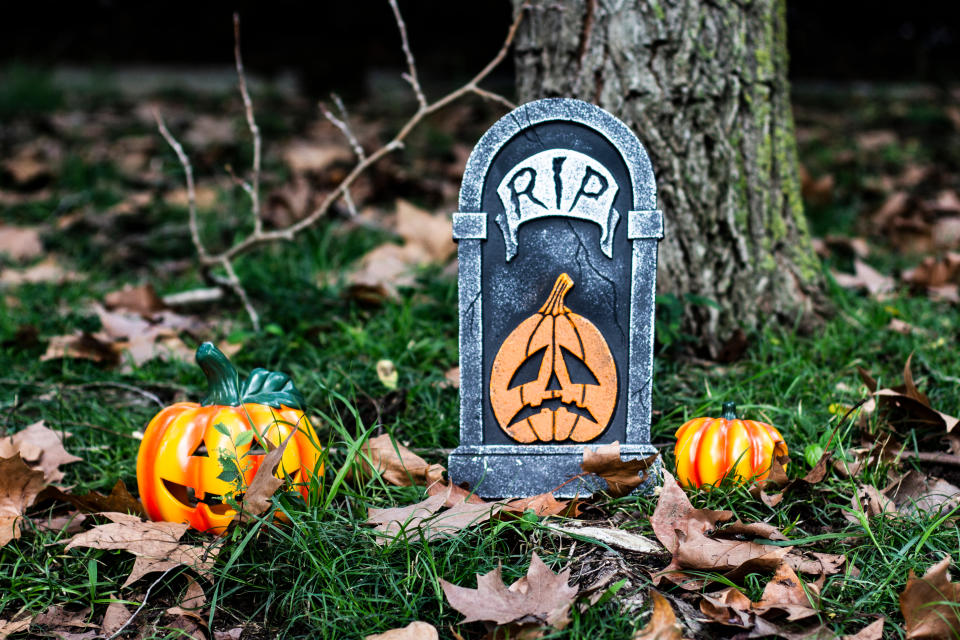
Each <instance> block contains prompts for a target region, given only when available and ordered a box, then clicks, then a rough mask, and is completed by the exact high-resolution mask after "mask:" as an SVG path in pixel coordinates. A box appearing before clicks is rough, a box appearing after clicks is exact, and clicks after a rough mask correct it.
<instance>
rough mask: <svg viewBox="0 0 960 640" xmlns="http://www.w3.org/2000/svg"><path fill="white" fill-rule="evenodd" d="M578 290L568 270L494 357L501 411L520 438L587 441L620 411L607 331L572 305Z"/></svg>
mask: <svg viewBox="0 0 960 640" xmlns="http://www.w3.org/2000/svg"><path fill="white" fill-rule="evenodd" d="M572 288H573V280H572V279H571V278H570V276H568V275H567V274H565V273H562V274H560V276H559V277H558V278H557V281H556V283H555V284H554V285H553V290H552V291H551V292H550V295H549V296H548V297H547V300H546V302H545V303H544V304H543V306H542V307H541V308H540V310H539V311H538V312H537V313H535V314H534V315H532V316H530V317H529V318H527V319H526V320H524V321H523V322H521V323H520V324H519V325H518V326H517V328H516V329H514V330H513V331H512V332H511V333H510V335H509V336H507V339H506V340H504V341H503V344H502V345H501V346H500V350H499V351H498V352H497V355H496V357H495V358H494V361H493V369H492V371H491V374H490V403H491V405H492V406H493V414H494V416H495V417H496V419H497V423H498V424H499V425H500V428H502V429H503V430H504V431H505V432H506V433H507V434H508V435H509V436H510V437H511V438H513V439H514V440H516V441H518V442H523V443H529V442H535V441H538V440H539V441H541V442H560V441H563V440H568V439H569V440H573V441H575V442H587V441H589V440H592V439H594V438H596V437H597V436H599V435H600V434H601V433H603V431H604V429H606V428H607V425H608V424H609V422H610V418H611V417H612V416H613V411H614V408H615V407H616V403H617V368H616V364H615V363H614V360H613V355H612V354H611V353H610V347H608V346H607V342H606V340H604V338H603V335H602V334H601V333H600V331H599V329H597V327H596V326H594V324H593V323H592V322H590V321H589V320H587V319H586V318H584V317H583V316H581V315H578V314H576V313H573V312H571V311H570V310H569V309H568V308H567V307H566V306H565V305H564V297H565V296H566V294H567V292H568V291H570V289H572Z"/></svg>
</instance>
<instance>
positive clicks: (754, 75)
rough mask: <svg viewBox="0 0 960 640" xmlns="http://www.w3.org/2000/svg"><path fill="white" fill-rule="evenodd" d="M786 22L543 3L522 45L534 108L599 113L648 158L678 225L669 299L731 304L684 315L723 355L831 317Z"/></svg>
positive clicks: (663, 282) (776, 17) (670, 225)
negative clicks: (809, 207) (560, 101)
mask: <svg viewBox="0 0 960 640" xmlns="http://www.w3.org/2000/svg"><path fill="white" fill-rule="evenodd" d="M514 3H515V6H517V7H519V5H520V4H522V2H521V0H514ZM785 11H786V9H785V0H753V1H752V2H751V1H748V0H740V1H737V0H714V1H711V2H704V1H702V0H533V2H532V3H531V5H530V7H529V8H528V9H527V15H526V16H525V18H524V21H523V23H522V25H521V27H520V31H519V33H518V35H517V40H516V54H515V59H516V69H517V88H518V93H519V97H520V100H521V102H526V101H528V100H534V99H537V98H545V97H554V96H565V97H574V98H580V99H581V100H586V101H589V102H592V103H594V104H596V105H598V106H600V107H603V108H604V109H606V110H608V111H610V112H611V113H613V114H614V115H616V116H617V117H619V118H620V119H621V120H623V121H624V122H626V124H627V125H628V126H630V127H631V129H633V131H634V132H635V133H636V134H637V136H638V137H639V138H640V140H641V142H643V144H644V146H645V147H646V148H647V151H648V153H649V154H650V158H651V161H652V162H653V168H654V172H655V174H656V176H657V186H658V195H659V199H658V205H659V207H660V209H662V210H663V212H664V219H665V223H664V226H665V237H664V239H663V241H662V242H661V244H660V263H659V274H658V282H657V286H658V292H659V293H661V294H664V293H673V294H674V295H676V296H678V297H681V298H682V297H683V296H685V295H687V294H694V295H696V296H702V297H704V298H707V299H710V300H713V301H715V302H716V303H717V304H718V305H719V308H713V307H712V306H710V305H704V304H687V305H685V311H684V318H683V330H684V331H685V332H687V333H690V334H692V335H694V336H696V337H697V338H698V339H699V340H700V341H701V344H702V345H703V346H704V347H705V348H706V350H707V352H708V353H709V355H711V356H716V355H717V354H718V353H719V352H720V350H721V349H722V348H723V345H724V344H725V343H726V341H727V340H728V339H729V338H730V337H731V336H732V335H733V334H735V333H736V332H737V329H739V328H744V329H747V330H752V329H756V328H759V327H761V326H762V325H764V324H765V323H767V322H769V321H775V322H779V323H784V324H790V325H793V324H794V323H799V324H800V326H807V327H812V326H815V325H816V324H817V323H818V320H819V317H820V315H821V314H822V312H823V310H824V309H825V306H826V302H825V297H824V295H823V276H822V273H821V270H820V264H819V261H818V259H817V256H816V254H815V253H814V251H813V248H812V246H811V243H810V237H809V233H808V231H807V226H806V220H805V218H804V213H803V203H802V201H801V198H800V184H799V178H798V165H797V155H796V142H795V139H794V127H793V114H792V111H791V108H790V89H789V84H788V82H787V49H786V20H785ZM694 300H696V298H694Z"/></svg>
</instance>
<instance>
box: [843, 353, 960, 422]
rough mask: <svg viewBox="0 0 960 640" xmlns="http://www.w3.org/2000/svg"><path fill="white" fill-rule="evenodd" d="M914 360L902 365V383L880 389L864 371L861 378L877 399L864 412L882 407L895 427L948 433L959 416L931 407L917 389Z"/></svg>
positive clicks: (908, 359) (908, 360) (959, 420)
mask: <svg viewBox="0 0 960 640" xmlns="http://www.w3.org/2000/svg"><path fill="white" fill-rule="evenodd" d="M912 360H913V354H911V355H910V357H908V358H907V362H906V364H905V365H904V367H903V384H902V385H898V386H896V387H893V388H887V389H877V384H876V382H875V381H873V379H872V378H871V377H870V376H869V374H867V372H865V371H861V373H860V376H861V378H863V380H864V383H865V384H866V385H867V387H868V388H869V389H870V391H872V392H873V395H874V397H876V399H877V400H876V401H875V402H872V401H871V402H869V403H867V404H865V405H864V407H863V412H864V413H867V414H869V413H872V412H873V411H876V410H877V409H880V410H882V411H883V414H884V417H885V418H886V420H887V421H888V422H889V423H890V424H891V425H893V426H895V427H898V428H901V429H926V430H932V431H933V432H934V433H935V434H937V435H940V434H943V435H946V434H949V433H950V432H951V431H953V429H954V427H956V426H957V424H958V423H960V418H955V417H954V416H951V415H947V414H946V413H943V412H942V411H937V410H936V409H934V408H933V407H931V406H930V400H929V398H927V396H926V394H924V393H922V392H921V391H920V390H919V389H918V388H917V386H916V383H915V382H914V380H913V373H912V371H911V361H912Z"/></svg>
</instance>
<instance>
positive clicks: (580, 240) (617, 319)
mask: <svg viewBox="0 0 960 640" xmlns="http://www.w3.org/2000/svg"><path fill="white" fill-rule="evenodd" d="M565 222H566V223H567V227H568V228H569V229H570V231H571V232H572V233H573V235H574V236H575V237H576V238H577V245H578V246H577V252H576V253H575V254H574V260H577V264H578V265H580V264H581V262H580V261H579V259H578V258H579V256H580V252H581V251H583V252H584V254H585V256H586V263H587V265H588V266H589V267H590V270H591V271H593V272H594V273H595V274H597V277H599V278H600V279H601V280H603V281H604V282H606V283H607V284H609V285H610V289H611V290H612V291H613V296H611V297H612V298H613V302H612V304H611V308H612V310H613V322H614V324H615V325H617V330H619V331H620V339H621V340H623V342H624V343H626V342H627V334H626V332H625V331H624V330H623V325H622V324H620V316H619V315H618V314H617V310H618V309H619V308H620V305H619V302H618V298H619V296H618V295H617V286H616V284H615V283H614V282H613V280H611V279H610V278H608V277H607V276H605V275H603V273H602V272H601V271H600V270H599V269H597V268H596V267H595V266H594V265H593V262H592V261H591V260H590V250H589V249H587V246H586V244H585V243H584V241H583V238H582V237H580V234H579V233H578V232H577V229H576V228H575V227H574V226H573V224H571V222H570V221H569V220H566V221H565Z"/></svg>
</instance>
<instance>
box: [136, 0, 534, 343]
mask: <svg viewBox="0 0 960 640" xmlns="http://www.w3.org/2000/svg"><path fill="white" fill-rule="evenodd" d="M388 2H389V3H390V7H391V8H392V9H393V13H394V17H395V18H396V21H397V26H398V28H399V29H400V38H401V41H402V43H403V51H404V54H405V55H406V58H407V66H408V69H409V73H407V74H405V75H404V77H405V78H406V80H407V81H408V82H409V83H410V85H411V86H412V87H413V90H414V93H416V95H417V102H418V104H419V108H418V109H417V111H416V112H415V113H414V114H413V115H412V116H411V117H410V119H409V120H407V122H406V123H405V124H404V125H403V127H401V129H400V131H399V133H397V134H396V135H395V136H394V138H393V139H392V140H391V141H390V142H388V143H387V144H385V145H384V146H382V147H380V148H378V149H376V150H375V151H374V152H373V153H371V154H369V155H367V154H366V152H365V151H364V149H363V147H362V146H361V145H360V143H359V141H358V140H357V138H356V136H355V135H354V134H353V131H352V130H351V129H350V126H349V124H348V121H349V118H348V115H347V111H346V108H345V107H344V106H343V102H342V101H341V100H340V98H339V97H337V96H336V95H334V96H333V100H334V102H335V104H336V105H337V108H338V109H339V111H340V114H341V116H340V117H337V116H334V115H333V114H332V113H330V112H329V110H327V109H326V107H324V106H323V105H321V110H322V111H323V114H324V116H325V117H326V118H327V119H328V120H330V122H332V123H333V124H334V125H335V126H336V127H337V128H339V129H340V130H341V131H342V132H343V133H344V135H345V136H346V137H347V140H348V141H349V142H350V145H351V147H352V148H353V151H354V153H355V154H356V155H357V164H356V165H355V166H354V167H353V169H352V170H351V171H350V173H348V174H347V176H346V177H345V178H343V179H342V180H341V181H340V184H338V185H337V186H336V188H335V189H333V191H330V192H329V193H327V195H326V196H325V197H324V199H323V201H322V202H321V203H320V205H319V206H318V207H317V208H316V209H315V210H314V211H312V212H311V213H310V215H308V216H306V217H305V218H302V219H301V220H299V221H297V222H295V223H294V224H291V225H289V226H287V227H285V228H283V229H276V230H270V231H264V230H263V226H262V224H263V223H262V219H261V217H260V202H259V189H260V162H261V143H260V129H259V128H258V127H257V124H256V121H255V120H254V117H253V104H252V102H251V100H250V95H249V92H248V91H247V83H246V78H245V77H244V72H243V62H242V59H241V57H240V30H239V29H240V27H239V17H238V16H236V15H234V39H235V46H234V56H235V59H236V65H237V76H238V78H239V84H240V95H241V96H242V97H243V103H244V109H245V111H246V116H247V125H248V126H249V128H250V133H251V135H252V136H253V142H254V158H253V181H252V183H250V182H247V181H244V180H241V179H239V178H236V176H234V179H235V180H236V181H237V183H238V184H239V185H240V186H241V187H243V189H244V190H245V191H246V192H247V193H248V194H249V196H250V199H251V201H252V203H253V210H254V221H255V226H254V230H253V232H252V233H251V234H250V235H248V236H246V237H245V238H243V239H242V240H240V241H239V242H237V243H236V244H234V245H233V246H231V247H230V248H228V249H226V250H224V251H222V252H220V253H218V254H216V255H211V254H209V253H208V252H207V250H206V248H205V247H204V246H203V244H202V243H201V241H200V234H199V229H198V223H197V210H196V188H195V186H194V182H193V168H192V167H191V165H190V160H189V158H187V155H186V154H185V153H184V151H183V147H182V146H181V145H180V143H179V142H177V140H176V139H175V138H174V137H173V136H172V135H171V134H170V132H169V130H167V127H166V124H165V123H164V122H163V119H162V118H161V117H160V114H159V113H155V116H156V119H157V126H158V128H159V129H160V134H161V135H162V136H163V137H164V139H165V140H166V141H167V143H168V144H169V145H170V146H171V147H172V148H173V150H174V152H175V153H176V154H177V158H178V159H179V160H180V164H181V166H182V167H183V171H184V174H185V175H186V180H187V197H188V201H189V205H190V235H191V238H192V239H193V244H194V246H195V247H196V250H197V254H198V255H199V258H200V263H201V265H202V266H203V267H205V268H209V267H215V266H220V267H222V268H223V270H224V271H225V272H226V276H225V277H224V276H217V275H215V274H208V275H209V277H210V278H211V279H212V280H213V281H214V282H216V283H218V284H220V285H223V286H226V287H229V288H230V289H232V290H233V292H234V293H236V295H237V296H238V297H239V298H240V301H241V302H242V303H243V306H244V308H245V309H246V311H247V314H248V315H249V316H250V322H251V324H252V325H253V327H254V329H255V330H257V331H259V330H260V316H259V315H258V314H257V311H256V309H255V308H254V306H253V303H252V302H251V300H250V297H249V296H248V295H247V292H246V290H245V289H244V288H243V284H242V283H241V282H240V278H239V277H238V276H237V273H236V271H235V270H234V268H233V263H232V260H233V259H234V258H236V257H237V256H238V255H240V254H242V253H245V252H246V251H249V250H251V249H253V248H254V247H257V246H260V245H262V244H268V243H271V242H276V241H279V240H286V241H292V240H293V239H294V238H295V237H296V235H297V234H298V233H299V232H301V231H303V230H305V229H308V228H310V227H312V226H313V225H315V224H316V223H317V222H318V221H319V220H320V219H321V218H323V217H324V216H325V215H326V214H327V213H328V212H329V211H330V208H331V207H332V206H333V205H334V204H335V203H336V202H337V201H338V200H340V199H341V198H342V199H343V201H344V203H345V204H346V206H347V208H348V210H349V211H350V214H351V216H355V215H356V206H355V205H354V203H353V198H352V197H351V194H350V187H351V186H352V185H353V183H354V182H355V181H356V180H357V178H358V177H360V176H361V175H362V174H363V173H364V172H366V171H367V170H368V169H369V168H370V167H371V166H373V165H374V164H376V163H377V162H378V161H379V160H380V159H381V158H383V157H384V156H386V155H387V154H390V153H393V152H394V151H397V150H399V149H402V148H403V146H404V140H405V139H406V138H407V136H408V135H410V132H411V131H413V129H414V128H416V126H417V125H418V124H420V122H422V121H423V119H424V118H426V117H427V116H429V115H431V114H433V113H435V112H437V111H439V110H440V109H443V108H444V107H446V106H447V105H449V104H450V103H452V102H454V101H456V100H458V99H460V98H462V97H464V96H466V95H469V94H475V95H478V96H480V97H482V98H483V99H485V100H490V101H493V102H496V103H498V104H501V105H503V106H505V107H508V108H513V106H514V105H513V103H511V102H510V101H509V100H507V99H506V98H504V97H503V96H501V95H499V94H496V93H493V92H490V91H487V90H485V89H481V88H480V87H479V84H480V83H481V82H482V81H483V80H485V79H486V78H487V76H489V75H490V73H491V72H492V71H493V70H494V69H495V68H496V67H497V65H499V64H500V63H501V62H502V61H503V59H504V58H505V57H506V55H507V53H508V52H509V50H510V46H511V44H512V43H513V40H514V38H515V37H516V33H517V29H518V27H519V26H520V22H521V21H522V19H523V16H524V14H525V12H526V10H527V9H528V8H529V2H525V3H524V4H523V5H522V6H521V7H520V10H519V11H518V12H517V15H516V17H515V18H514V22H513V24H512V25H511V26H510V30H509V31H508V32H507V37H506V39H505V40H504V42H503V46H502V47H501V48H500V51H499V52H498V53H497V55H496V56H495V57H494V58H493V60H491V61H490V62H489V63H488V64H487V66H485V67H484V68H483V69H482V70H481V71H480V73H478V74H477V75H476V76H474V77H473V79H472V80H470V82H468V83H467V84H465V85H463V86H462V87H460V88H459V89H456V90H454V91H452V92H450V93H448V94H447V95H445V96H443V97H442V98H440V99H439V100H437V101H435V102H433V103H428V102H427V99H426V97H425V96H424V94H423V91H422V89H421V88H420V83H419V80H418V79H417V70H416V64H415V62H414V59H413V54H412V53H411V51H410V43H409V41H408V39H407V30H406V25H405V24H404V22H403V18H402V17H401V15H400V10H399V8H398V6H397V2H396V0H388ZM229 170H230V169H229V167H228V171H229ZM231 175H233V174H232V171H231Z"/></svg>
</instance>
